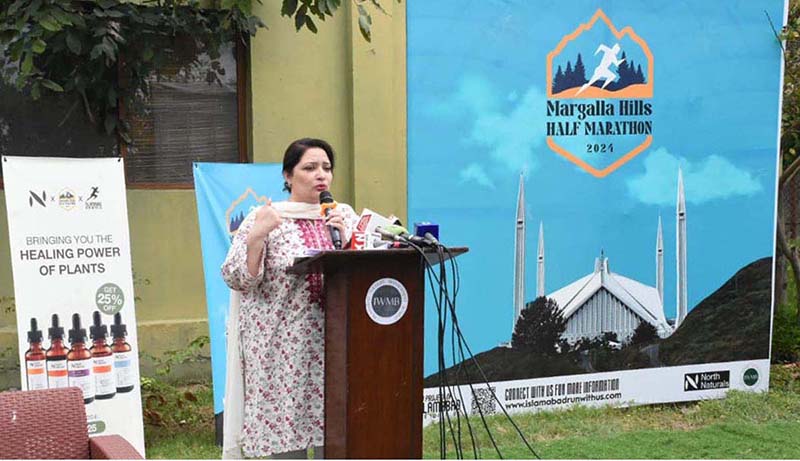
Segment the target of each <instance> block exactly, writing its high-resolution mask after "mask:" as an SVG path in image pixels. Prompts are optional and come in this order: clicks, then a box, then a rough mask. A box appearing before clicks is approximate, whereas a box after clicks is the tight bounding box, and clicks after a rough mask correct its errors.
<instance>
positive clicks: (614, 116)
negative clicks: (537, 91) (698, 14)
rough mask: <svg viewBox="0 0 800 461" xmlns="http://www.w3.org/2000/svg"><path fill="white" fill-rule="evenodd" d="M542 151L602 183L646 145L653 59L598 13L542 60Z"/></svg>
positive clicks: (650, 130) (634, 38)
mask: <svg viewBox="0 0 800 461" xmlns="http://www.w3.org/2000/svg"><path fill="white" fill-rule="evenodd" d="M546 68H547V97H548V100H547V107H546V121H545V123H546V132H547V145H548V147H550V149H551V150H553V151H554V152H556V153H557V154H559V155H561V156H563V157H564V158H566V159H567V160H569V161H571V162H573V163H575V164H576V165H578V166H579V167H580V168H582V169H583V170H584V171H586V172H588V173H589V174H592V175H593V176H595V177H598V178H603V177H605V176H607V175H609V174H611V173H612V172H613V171H615V170H616V169H617V168H619V167H620V166H622V165H623V164H625V163H626V162H628V161H629V160H631V159H632V158H633V157H635V156H636V155H638V154H640V153H641V152H642V151H644V150H645V149H646V148H647V147H648V146H650V144H651V143H652V140H653V136H652V133H653V121H652V119H651V117H652V115H653V105H652V103H651V102H650V99H651V98H652V97H653V55H652V53H651V52H650V48H649V47H648V45H647V43H646V42H645V41H644V40H643V39H642V38H641V37H639V36H638V35H637V34H636V33H635V32H634V31H633V29H632V28H631V27H630V26H628V27H625V28H623V29H621V30H617V28H616V27H615V26H614V24H613V23H612V22H611V20H610V19H609V18H608V16H606V14H605V13H604V12H603V10H601V9H598V10H597V12H596V13H595V14H594V16H592V18H591V19H590V20H589V22H588V23H586V24H581V25H580V26H578V28H576V29H575V30H574V31H573V32H572V33H570V34H568V35H565V36H564V37H563V38H562V39H561V41H560V42H559V43H558V45H557V46H556V48H555V49H554V50H553V51H551V52H550V53H548V55H547V66H546Z"/></svg>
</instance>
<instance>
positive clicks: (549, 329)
mask: <svg viewBox="0 0 800 461" xmlns="http://www.w3.org/2000/svg"><path fill="white" fill-rule="evenodd" d="M566 328H567V321H566V319H564V316H563V315H561V309H560V308H559V307H558V303H556V302H555V301H554V300H552V299H549V298H545V297H543V296H542V297H539V298H536V299H535V300H534V301H532V302H529V303H528V304H527V305H526V306H525V309H523V310H522V312H521V313H520V316H519V319H517V323H516V325H515V326H514V334H513V335H512V336H511V347H513V348H514V349H524V350H528V351H530V352H538V353H542V354H555V353H556V352H557V345H558V344H559V341H560V339H561V335H562V334H563V333H564V330H566Z"/></svg>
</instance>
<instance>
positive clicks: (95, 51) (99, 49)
mask: <svg viewBox="0 0 800 461" xmlns="http://www.w3.org/2000/svg"><path fill="white" fill-rule="evenodd" d="M101 54H103V44H102V43H98V44H97V45H95V46H94V47H93V48H92V52H91V53H90V54H89V58H90V59H97V58H98V57H100V55H101Z"/></svg>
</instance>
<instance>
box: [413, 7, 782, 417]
mask: <svg viewBox="0 0 800 461" xmlns="http://www.w3.org/2000/svg"><path fill="white" fill-rule="evenodd" d="M787 7H788V2H786V1H785V0H761V1H752V0H724V1H722V0H717V1H675V0H668V1H667V0H659V1H653V0H628V1H624V2H623V1H598V0H580V1H571V2H563V1H555V0H554V1H537V2H530V1H524V0H510V1H502V2H499V1H497V2H472V3H470V6H469V8H464V7H463V5H462V4H461V2H458V1H455V0H446V1H439V2H410V3H409V4H408V141H409V142H408V145H409V152H408V190H409V196H408V209H409V217H410V221H411V222H414V221H422V220H430V221H437V222H438V223H439V225H440V229H441V231H440V240H442V241H443V242H447V243H451V244H454V245H455V244H457V245H466V246H469V247H470V253H468V254H467V255H465V256H463V257H462V258H460V259H459V263H460V267H461V280H462V285H461V289H460V291H459V299H458V312H459V322H460V326H461V329H462V331H463V334H464V337H465V338H466V340H467V341H468V343H469V345H470V347H471V350H472V351H473V352H474V353H475V356H476V360H477V364H479V365H480V368H481V369H482V371H483V372H485V373H486V375H487V378H488V381H489V383H490V385H489V386H488V387H487V386H486V385H485V384H482V382H483V379H482V378H481V373H480V372H479V370H478V366H477V365H476V363H475V362H473V361H472V360H471V359H470V358H469V357H461V356H458V357H452V356H448V359H447V360H448V362H447V368H448V371H447V375H446V382H447V383H449V384H460V385H462V386H463V387H462V388H461V392H457V389H454V390H453V392H452V394H450V393H448V394H447V395H448V396H449V401H448V402H439V394H438V390H437V389H436V387H437V386H438V385H439V384H440V383H442V382H443V381H445V380H444V379H442V376H440V375H439V374H438V366H437V360H436V354H437V348H436V334H437V332H436V325H435V322H426V336H425V341H426V351H425V354H426V356H425V358H426V365H425V386H426V388H427V390H426V395H425V405H424V407H425V416H426V418H427V419H426V420H427V421H431V420H433V419H434V418H436V417H437V416H438V413H437V412H438V411H439V409H442V408H449V409H455V408H456V407H461V408H464V407H465V408H466V411H467V412H475V413H477V410H478V409H485V410H486V411H488V412H492V411H499V410H498V408H497V407H498V406H499V404H501V403H502V404H504V405H505V406H506V408H507V409H509V410H511V411H531V410H538V409H544V408H555V407H560V406H564V405H571V404H575V403H581V404H586V405H594V404H598V405H605V404H627V403H655V402H673V401H687V400H699V399H705V398H716V397H721V396H724V395H725V393H726V392H727V391H728V390H730V389H742V390H756V391H763V390H766V389H767V388H768V384H769V356H770V335H771V318H772V316H771V309H772V284H773V265H772V258H773V255H774V249H775V242H774V238H775V221H776V219H775V214H776V212H775V209H776V182H777V181H776V178H777V165H778V155H777V153H778V139H779V124H780V110H781V89H782V49H781V43H780V41H779V39H778V34H779V33H780V30H781V28H782V26H783V24H785V21H786V14H787ZM445 24H446V25H447V27H443V25H445ZM426 318H428V319H430V318H436V312H434V311H433V307H432V306H428V310H427V312H426ZM448 341H449V340H448ZM448 349H449V348H448ZM467 384H473V389H474V391H473V389H471V388H470V387H469V386H467ZM491 389H494V390H495V394H496V396H497V400H495V399H494V397H492V393H491V391H490V390H491Z"/></svg>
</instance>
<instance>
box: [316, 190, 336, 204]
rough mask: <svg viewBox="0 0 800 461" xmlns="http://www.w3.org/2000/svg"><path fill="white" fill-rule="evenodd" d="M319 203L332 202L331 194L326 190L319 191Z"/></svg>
mask: <svg viewBox="0 0 800 461" xmlns="http://www.w3.org/2000/svg"><path fill="white" fill-rule="evenodd" d="M319 203H333V194H331V192H330V191H327V190H324V191H322V192H320V193H319Z"/></svg>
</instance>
